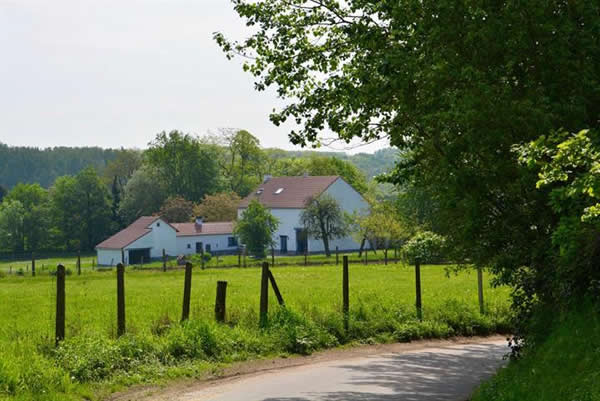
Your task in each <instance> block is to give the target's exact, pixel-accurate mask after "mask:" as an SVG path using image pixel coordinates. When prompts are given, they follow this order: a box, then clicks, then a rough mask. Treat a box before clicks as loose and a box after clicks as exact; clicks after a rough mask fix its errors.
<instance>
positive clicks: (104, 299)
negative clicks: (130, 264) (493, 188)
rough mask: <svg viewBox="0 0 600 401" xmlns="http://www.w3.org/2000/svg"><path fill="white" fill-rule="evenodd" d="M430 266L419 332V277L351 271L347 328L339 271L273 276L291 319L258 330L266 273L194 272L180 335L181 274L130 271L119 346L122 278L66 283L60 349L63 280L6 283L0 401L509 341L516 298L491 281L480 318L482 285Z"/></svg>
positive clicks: (86, 277)
mask: <svg viewBox="0 0 600 401" xmlns="http://www.w3.org/2000/svg"><path fill="white" fill-rule="evenodd" d="M446 267H448V266H440V265H427V266H422V267H421V268H422V273H421V274H422V285H423V320H422V321H419V320H418V319H417V318H416V313H415V307H414V285H415V283H414V270H413V267H410V266H407V265H402V264H395V265H389V266H383V265H369V266H364V265H360V264H351V265H350V326H349V330H348V331H347V332H346V331H345V330H344V326H343V316H342V313H341V310H342V305H341V303H342V299H341V268H340V267H339V266H338V267H336V266H334V265H327V266H319V267H300V266H297V267H275V268H274V269H273V274H274V275H275V277H276V279H277V282H278V285H279V288H280V290H281V292H282V294H283V297H284V299H285V302H286V306H287V307H286V308H281V307H279V306H276V304H275V303H274V302H273V301H272V302H271V305H270V311H269V322H268V325H267V327H266V328H264V329H259V325H258V320H259V319H258V310H259V292H260V289H259V287H260V270H259V269H256V268H247V269H243V268H242V269H237V268H235V269H207V270H200V269H198V268H195V269H194V274H193V279H192V307H191V316H190V320H189V321H188V322H186V323H184V324H180V323H179V319H180V316H181V302H182V291H183V272H182V271H180V270H175V271H168V272H166V273H164V272H161V271H150V272H148V271H135V270H129V272H128V273H127V274H126V277H125V285H126V307H127V309H126V314H127V334H126V335H125V336H123V337H120V338H117V337H116V291H115V287H116V278H115V274H114V271H107V272H91V271H89V270H86V271H84V273H83V274H82V275H81V276H77V275H76V274H73V275H70V276H68V277H67V288H66V294H67V308H66V310H67V326H66V340H65V341H64V342H63V343H61V345H60V347H59V348H56V349H55V347H54V339H53V338H52V337H53V333H54V302H55V293H54V292H55V279H54V277H53V276H51V275H49V274H48V273H47V272H46V273H45V274H39V275H38V276H36V277H35V278H33V277H27V276H26V277H22V276H14V275H12V276H8V275H7V276H5V277H4V278H2V279H0V284H1V287H0V297H1V299H2V300H3V302H2V303H0V316H2V318H1V319H0V323H1V324H0V399H5V400H11V401H13V400H31V399H36V400H69V399H72V400H79V399H82V398H87V399H101V398H102V397H103V396H105V395H107V394H108V393H109V392H110V391H113V390H115V389H118V388H122V386H126V385H132V384H135V383H155V382H163V381H166V380H169V379H172V378H176V377H186V376H190V377H191V376H193V377H198V376H201V375H202V374H205V373H209V372H213V371H215V369H216V370H218V368H219V366H221V364H223V363H229V362H233V361H241V360H246V359H249V358H261V357H268V356H276V355H288V354H308V353H311V352H313V351H315V350H318V349H322V348H328V347H335V346H340V345H344V344H351V343H355V342H359V343H377V342H392V341H409V340H412V339H418V338H447V337H450V336H455V335H466V336H470V335H486V334H491V333H497V332H508V331H509V330H510V326H509V321H508V307H509V302H508V289H507V288H491V287H490V286H489V282H490V277H489V276H487V275H486V277H485V283H486V286H485V291H486V308H487V313H486V314H485V315H480V313H479V308H478V301H477V282H476V275H475V274H474V272H471V271H463V272H461V273H459V274H458V275H455V274H449V275H448V273H447V270H446ZM217 280H225V281H227V282H228V295H227V319H226V324H217V323H215V322H214V300H215V291H216V282H217Z"/></svg>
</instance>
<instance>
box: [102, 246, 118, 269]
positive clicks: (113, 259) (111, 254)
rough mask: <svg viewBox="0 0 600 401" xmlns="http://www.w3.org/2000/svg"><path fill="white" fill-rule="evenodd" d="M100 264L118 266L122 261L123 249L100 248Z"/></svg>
mask: <svg viewBox="0 0 600 401" xmlns="http://www.w3.org/2000/svg"><path fill="white" fill-rule="evenodd" d="M97 254H98V265H100V266H116V265H117V263H120V262H121V250H119V249H98V250H97Z"/></svg>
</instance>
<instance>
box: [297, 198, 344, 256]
mask: <svg viewBox="0 0 600 401" xmlns="http://www.w3.org/2000/svg"><path fill="white" fill-rule="evenodd" d="M300 222H301V223H302V226H303V227H304V228H305V229H306V233H307V234H308V235H311V236H313V237H314V238H315V239H320V240H322V241H323V248H324V249H325V255H327V257H329V256H331V250H330V249H329V241H331V240H334V239H337V238H342V237H344V236H346V235H347V234H348V232H349V228H348V224H347V219H346V216H345V214H344V211H343V210H342V208H341V207H340V204H339V203H338V202H337V200H335V198H333V197H332V196H329V195H327V194H322V195H321V196H318V197H314V198H311V199H309V200H308V202H307V204H306V208H304V210H303V211H302V213H301V214H300Z"/></svg>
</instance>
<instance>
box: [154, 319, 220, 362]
mask: <svg viewBox="0 0 600 401" xmlns="http://www.w3.org/2000/svg"><path fill="white" fill-rule="evenodd" d="M166 341H167V352H168V353H169V355H171V356H173V357H174V358H175V359H210V358H213V357H215V356H216V355H218V354H219V349H218V343H217V339H216V336H215V334H214V331H213V327H212V326H211V325H209V324H208V323H206V322H203V321H198V320H188V321H186V322H184V323H182V324H181V325H179V326H175V327H173V328H172V329H171V330H170V331H169V333H168V335H167V339H166Z"/></svg>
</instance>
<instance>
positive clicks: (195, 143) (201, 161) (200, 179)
mask: <svg viewBox="0 0 600 401" xmlns="http://www.w3.org/2000/svg"><path fill="white" fill-rule="evenodd" d="M149 145H150V147H149V148H148V150H147V151H146V152H145V153H144V156H145V157H146V160H147V162H148V163H149V165H150V166H152V167H153V168H155V169H156V170H157V171H158V173H159V174H160V175H161V177H162V178H163V182H165V183H166V185H167V191H168V193H169V195H170V196H181V197H184V198H185V199H188V200H191V201H193V202H199V201H200V200H201V199H202V197H203V196H204V195H206V194H211V193H214V192H216V191H217V190H218V186H219V168H218V164H217V159H218V151H217V149H216V147H215V146H214V145H211V144H208V143H204V142H201V141H200V140H199V139H198V138H196V137H194V136H192V135H189V134H183V133H181V132H179V131H171V132H169V133H168V134H167V133H166V132H161V133H160V134H158V135H156V138H155V139H154V141H152V142H150V144H149Z"/></svg>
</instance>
